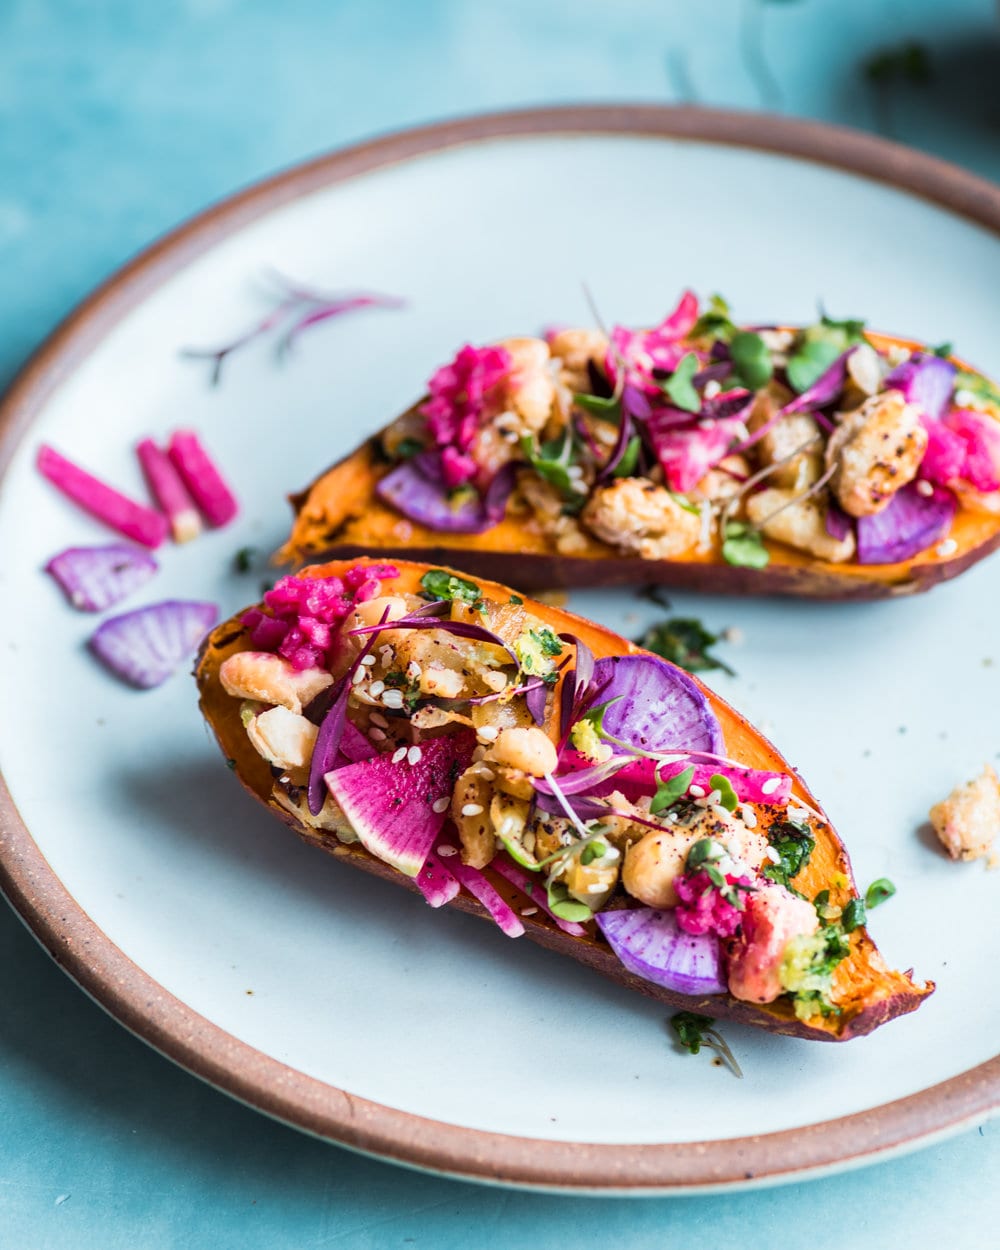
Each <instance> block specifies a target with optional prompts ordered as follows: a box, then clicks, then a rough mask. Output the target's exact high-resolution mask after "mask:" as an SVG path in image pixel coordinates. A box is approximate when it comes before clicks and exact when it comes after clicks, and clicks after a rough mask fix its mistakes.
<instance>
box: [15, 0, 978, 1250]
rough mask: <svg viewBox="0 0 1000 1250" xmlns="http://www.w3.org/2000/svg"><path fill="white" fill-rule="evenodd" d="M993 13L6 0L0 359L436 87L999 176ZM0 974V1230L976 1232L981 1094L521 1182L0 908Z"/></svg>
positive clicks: (808, 1236) (815, 6) (163, 1241)
mask: <svg viewBox="0 0 1000 1250" xmlns="http://www.w3.org/2000/svg"><path fill="white" fill-rule="evenodd" d="M996 15H997V10H996V6H995V4H993V3H992V0H951V2H950V3H948V4H943V3H941V2H940V0H937V2H936V3H931V2H930V0H909V2H908V3H905V2H902V0H900V2H898V3H894V2H891V0H784V2H780V0H773V2H771V3H766V2H765V0H742V2H740V0H715V2H714V3H712V4H711V5H709V4H707V3H695V2H694V0H688V2H682V0H658V2H655V3H654V2H653V0H615V3H611V2H609V0H549V2H548V3H546V2H545V0H510V2H509V3H498V2H494V0H488V2H486V0H409V2H407V0H396V2H395V3H393V2H391V0H370V2H367V3H365V2H362V0H355V2H354V3H343V2H341V3H337V2H335V0H284V2H283V3H279V2H278V0H184V2H180V0H176V2H174V3H144V2H142V0H132V2H131V3H128V2H127V0H118V2H111V0H105V2H103V3H102V2H101V0H62V3H55V2H53V0H0V275H2V286H0V289H2V291H3V300H2V304H0V385H2V384H3V383H5V382H6V381H8V380H9V379H10V378H11V377H12V376H13V375H14V373H15V372H16V370H17V368H18V367H19V365H20V364H21V362H22V361H23V360H24V358H25V356H26V355H27V354H28V353H29V352H30V351H31V349H32V348H33V347H34V346H36V344H37V343H38V342H40V341H41V339H42V338H44V336H45V335H46V334H47V333H48V332H49V330H51V329H52V327H53V326H54V325H55V323H56V322H57V321H58V320H59V319H60V318H61V317H62V316H63V314H64V313H65V312H67V311H68V310H69V308H70V307H71V306H72V305H73V304H74V303H75V302H76V301H77V300H78V299H79V298H80V297H81V296H83V295H84V294H85V293H86V292H87V291H88V290H89V289H90V288H91V287H92V286H93V285H94V284H95V283H97V282H98V281H100V280H101V279H102V278H104V277H105V276H107V275H108V274H109V273H110V272H112V271H113V270H114V269H115V268H116V267H117V266H118V265H119V264H120V263H121V262H122V261H123V260H125V259H126V258H127V257H128V256H129V255H131V254H132V253H134V252H135V251H137V250H138V249H140V248H141V247H142V246H144V245H145V244H146V243H148V242H149V241H150V240H151V239H153V238H154V237H155V236H156V235H158V234H159V233H161V232H162V231H164V230H165V229H167V228H169V227H170V226H172V225H174V224H175V223H176V222H177V221H178V220H180V219H181V218H183V217H185V216H187V215H189V214H191V213H193V212H195V211H197V210H198V209H200V208H202V207H203V206H204V205H205V204H207V203H208V202H210V201H211V200H214V199H217V198H218V197H220V196H222V195H224V194H226V193H227V192H229V191H230V190H232V189H234V188H235V187H238V186H240V185H242V184H244V183H246V182H248V181H251V180H253V179H255V178H257V177H259V176H261V175H263V174H265V173H267V172H269V171H271V170H273V169H275V168H278V167H281V166H284V165H288V164H290V163H292V162H294V161H296V160H299V159H300V158H302V157H305V156H308V155H311V154H313V153H316V152H319V151H322V150H324V149H327V148H331V147H335V146H337V145H340V144H343V143H345V142H349V141H352V140H355V139H359V138H362V137H364V136H366V135H370V134H372V133H373V132H376V131H383V130H386V129H391V128H395V127H398V126H403V125H408V124H412V123H416V122H420V121H426V120H431V119H435V118H439V117H442V116H447V115H453V114H457V113H462V112H470V111H476V110H483V109H491V108H499V107H507V106H511V105H522V104H531V103H552V102H562V101H577V100H609V99H619V100H625V99H638V100H648V101H658V102H670V101H677V100H681V99H683V100H691V101H698V102H702V103H708V104H718V105H728V106H735V107H761V106H766V107H769V108H772V109H776V110H779V111H784V112H787V113H791V114H796V115H802V116H811V117H820V118H825V119H827V120H831V121H838V122H844V123H847V124H851V125H856V126H862V127H866V128H870V129H881V130H883V131H888V132H890V133H892V134H893V135H894V136H895V137H897V138H900V139H903V140H905V141H907V142H910V143H913V144H915V145H917V146H921V147H925V148H927V149H929V150H931V151H933V152H936V153H937V154H939V155H943V156H946V157H948V158H950V159H952V160H956V161H959V162H962V163H964V164H966V165H968V166H969V167H971V168H973V169H975V170H977V171H978V172H980V173H982V174H985V175H987V176H989V177H993V178H1000V27H998V25H997V17H996ZM908 40H917V41H919V42H920V43H921V44H923V45H925V47H926V49H927V51H928V53H929V57H930V62H931V72H932V78H931V81H930V82H928V83H923V84H922V83H919V82H916V83H915V82H908V81H897V82H895V83H890V84H888V85H886V86H884V87H882V88H877V87H873V86H872V85H871V83H870V82H869V81H868V80H867V79H866V77H865V76H864V75H863V73H862V72H861V70H860V68H859V67H860V65H861V64H862V63H863V62H864V61H865V60H866V59H867V58H869V57H871V56H872V55H873V53H875V52H876V51H878V50H879V49H882V48H884V47H886V46H898V45H900V44H902V43H905V42H906V41H908ZM734 211H738V203H737V204H736V205H734ZM914 263H915V264H918V263H919V258H915V260H914ZM6 558H10V556H9V555H8V556H7V557H6ZM2 699H3V696H2V692H0V714H2V715H8V714H10V709H9V708H7V707H4V706H3V702H2ZM984 975H987V974H986V972H985V970H984ZM994 980H995V976H994ZM0 996H2V1002H3V1011H2V1013H0V1247H4V1248H6V1247H12V1248H14V1247H16V1248H18V1250H36V1248H41V1247H45V1248H46V1250H48V1248H49V1247H51V1248H53V1250H62V1248H64V1247H66V1248H73V1250H76V1248H77V1247H92V1246H93V1247H100V1248H101V1250H104V1248H105V1247H106V1248H108V1250H115V1248H117V1247H129V1248H130V1250H131V1248H132V1247H154V1248H158V1247H201V1246H208V1247H213V1250H224V1248H226V1247H240V1248H241V1250H253V1248H256V1247H268V1248H271V1247H278V1248H280V1247H285V1246H288V1247H304V1246H330V1245H332V1246H344V1247H379V1248H381V1247H395V1246H418V1247H420V1246H422V1247H433V1248H437V1247H459V1246H461V1247H468V1246H480V1245H485V1244H492V1245H494V1246H499V1247H506V1246H520V1245H529V1244H530V1245H532V1246H535V1247H538V1248H539V1250H544V1248H546V1247H550V1246H551V1247H556V1246H559V1247H562V1246H565V1245H571V1244H575V1243H578V1242H584V1243H586V1244H596V1245H604V1246H628V1247H657V1248H659V1247H663V1246H667V1245H677V1246H685V1247H686V1246H696V1245H697V1246H705V1247H711V1250H729V1248H730V1247H736V1246H740V1247H743V1246H747V1245H750V1246H758V1245H759V1246H767V1247H782V1248H783V1250H800V1248H805V1247H809V1248H810V1250H826V1248H827V1247H834V1246H838V1247H839V1246H842V1245H846V1244H853V1245H857V1244H864V1245H866V1246H872V1247H879V1248H880V1250H881V1248H882V1247H896V1246H906V1247H912V1248H914V1250H920V1248H922V1247H925V1246H935V1245H947V1246H948V1247H949V1250H970V1248H972V1247H977V1248H978V1247H988V1246H989V1247H992V1246H995V1245H996V1244H997V1234H996V1231H995V1229H996V1226H997V1223H998V1220H1000V1202H998V1200H997V1198H996V1196H995V1195H996V1189H995V1177H996V1175H997V1173H998V1170H1000V1128H998V1127H997V1125H996V1123H994V1125H992V1126H988V1127H986V1128H985V1129H983V1130H980V1131H978V1132H972V1133H967V1134H965V1135H964V1136H962V1137H959V1138H957V1139H955V1140H953V1141H951V1142H947V1143H944V1144H940V1145H936V1146H933V1147H930V1148H928V1149H925V1150H923V1151H921V1152H920V1153H918V1154H916V1155H913V1156H911V1157H909V1158H906V1159H901V1160H896V1161H893V1162H889V1163H883V1164H880V1165H878V1166H876V1167H872V1168H869V1169H866V1170H865V1171H862V1172H858V1173H853V1174H850V1175H847V1176H842V1177H838V1178H831V1179H829V1180H822V1181H814V1182H811V1183H807V1184H802V1185H797V1186H791V1187H786V1188H783V1189H778V1190H773V1191H767V1192H762V1193H759V1194H741V1195H735V1196H721V1197H715V1198H688V1199H664V1200H647V1201H641V1202H633V1201H627V1200H590V1199H577V1198H559V1197H549V1196H540V1195H525V1194H516V1193H509V1192H505V1191H502V1190H489V1189H481V1188H478V1187H474V1186H471V1185H465V1184H461V1183H458V1182H451V1181H441V1180H436V1179H432V1178H428V1177H425V1176H420V1175H416V1174H414V1173H410V1172H407V1171H403V1170H401V1169H399V1168H395V1167H390V1166H387V1165H384V1164H380V1163H375V1162H371V1161H368V1160H365V1159H360V1158H357V1157H355V1156H353V1155H350V1154H347V1153H346V1152H344V1151H340V1150H337V1149H335V1148H332V1147H329V1146H325V1145H322V1144H320V1143H317V1142H314V1141H311V1140H309V1139H308V1138H305V1137H303V1136H301V1135H299V1134H297V1133H295V1132H293V1131H291V1130H289V1129H285V1128H282V1127H280V1126H278V1125H275V1124H272V1123H270V1122H269V1121H267V1120H265V1119H264V1118H263V1117H261V1116H259V1115H256V1114H255V1113H253V1112H250V1111H247V1110H245V1109H244V1108H242V1107H240V1106H237V1105H236V1104H235V1103H233V1102H231V1101H230V1100H228V1099H227V1098H225V1097H223V1096H222V1095H221V1094H217V1093H215V1092H214V1091H212V1090H210V1089H208V1088H207V1087H205V1086H203V1085H201V1084H200V1083H199V1082H197V1081H196V1080H194V1079H193V1078H191V1077H189V1076H187V1075H186V1074H184V1073H182V1072H181V1071H179V1070H178V1069H176V1068H174V1067H173V1066H172V1065H171V1064H169V1063H168V1062H167V1061H166V1060H164V1059H161V1058H160V1057H158V1056H157V1055H155V1054H154V1053H153V1052H152V1051H150V1050H148V1049H147V1048H146V1047H145V1046H144V1045H143V1044H141V1043H139V1042H137V1041H135V1040H134V1039H133V1038H131V1037H130V1036H129V1035H128V1034H126V1033H125V1032H124V1030H122V1029H121V1028H120V1027H119V1026H118V1025H117V1024H115V1023H114V1022H113V1021H111V1020H110V1019H108V1018H107V1017H106V1016H105V1015H104V1014H103V1012H102V1011H101V1010H100V1009H99V1008H97V1007H95V1006H94V1005H93V1004H91V1003H90V1002H89V1001H88V1000H87V999H86V998H84V996H83V995H82V994H81V993H80V992H79V991H78V990H76V989H75V988H74V987H73V986H72V985H71V983H70V982H69V981H68V980H67V979H66V978H65V977H64V976H63V975H62V973H60V972H59V971H58V969H57V968H56V967H55V966H54V965H53V964H51V963H50V962H49V960H48V958H47V957H46V956H45V955H44V954H43V953H42V952H41V951H40V950H39V949H38V948H37V947H36V946H35V944H34V942H33V940H32V939H31V938H30V937H29V936H28V934H27V933H26V932H25V931H24V930H23V929H22V928H21V926H20V924H19V922H18V921H17V920H16V919H15V918H14V916H13V915H12V914H11V913H9V912H8V911H7V910H6V909H3V908H0ZM960 1027H961V1022H960V1021H956V1028H960ZM678 1062H683V1060H678Z"/></svg>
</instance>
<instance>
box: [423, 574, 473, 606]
mask: <svg viewBox="0 0 1000 1250" xmlns="http://www.w3.org/2000/svg"><path fill="white" fill-rule="evenodd" d="M420 585H421V586H422V587H423V588H424V590H425V592H426V593H427V594H428V595H429V596H430V597H431V598H432V599H444V600H446V601H447V602H449V603H450V602H452V601H453V600H455V599H460V600H462V601H463V602H464V603H476V602H477V601H478V600H479V599H480V598H481V596H480V594H479V587H478V586H477V585H476V583H475V582H470V581H466V579H465V578H464V577H456V576H455V574H454V573H449V572H447V571H446V570H445V569H428V571H427V572H426V573H425V574H424V575H423V577H422V578H421V579H420Z"/></svg>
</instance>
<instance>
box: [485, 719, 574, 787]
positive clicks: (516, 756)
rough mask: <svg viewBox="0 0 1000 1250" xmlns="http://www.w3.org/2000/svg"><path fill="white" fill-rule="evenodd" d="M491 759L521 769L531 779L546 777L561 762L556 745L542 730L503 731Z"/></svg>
mask: <svg viewBox="0 0 1000 1250" xmlns="http://www.w3.org/2000/svg"><path fill="white" fill-rule="evenodd" d="M489 758H490V759H492V760H496V762H497V763H498V764H506V765H507V766H508V767H509V768H519V769H520V770H521V771H522V772H525V773H528V774H529V776H531V777H544V776H545V774H546V773H551V772H554V771H555V768H556V765H557V764H558V762H559V756H558V754H557V752H556V748H555V744H554V743H553V741H552V739H551V738H550V737H549V736H548V734H546V733H544V732H543V731H542V730H541V729H536V728H531V729H522V728H517V729H502V730H501V731H500V735H499V737H498V738H497V740H496V742H495V744H494V745H493V747H492V749H491V750H490V753H489Z"/></svg>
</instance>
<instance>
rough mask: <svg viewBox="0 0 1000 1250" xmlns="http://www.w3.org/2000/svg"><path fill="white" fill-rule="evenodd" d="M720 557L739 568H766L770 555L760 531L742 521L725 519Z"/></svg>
mask: <svg viewBox="0 0 1000 1250" xmlns="http://www.w3.org/2000/svg"><path fill="white" fill-rule="evenodd" d="M722 558H723V559H724V560H725V561H726V563H727V564H735V565H737V566H738V567H740V568H746V569H763V568H766V567H767V565H768V562H769V561H770V559H771V557H770V555H769V554H768V550H767V548H766V547H765V546H764V539H763V538H762V537H761V534H760V531H759V530H755V529H754V528H753V526H751V525H747V524H746V523H745V522H743V521H727V522H726V525H725V529H724V530H723V534H722Z"/></svg>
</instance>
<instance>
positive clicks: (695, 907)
mask: <svg viewBox="0 0 1000 1250" xmlns="http://www.w3.org/2000/svg"><path fill="white" fill-rule="evenodd" d="M726 884H727V885H732V886H740V885H742V886H750V885H751V882H750V880H749V878H747V877H731V876H729V875H728V873H727V874H726ZM674 890H675V891H676V893H677V897H678V898H679V899H680V902H679V903H678V904H677V910H676V911H675V913H674V915H675V916H676V917H677V923H678V924H679V925H680V927H681V928H682V929H683V930H684V932H685V933H693V934H696V935H697V934H701V933H716V934H718V936H719V937H732V936H733V934H734V933H735V932H736V930H737V929H738V928H739V924H740V921H741V920H742V919H743V912H741V911H740V910H739V908H738V907H734V906H733V904H732V903H730V902H729V901H728V900H727V899H725V898H723V897H722V894H721V893H720V892H719V891H718V890H717V889H716V887H715V886H714V885H713V884H712V880H711V878H710V877H709V875H708V873H707V872H691V873H684V874H683V875H682V876H680V877H675V878H674Z"/></svg>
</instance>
